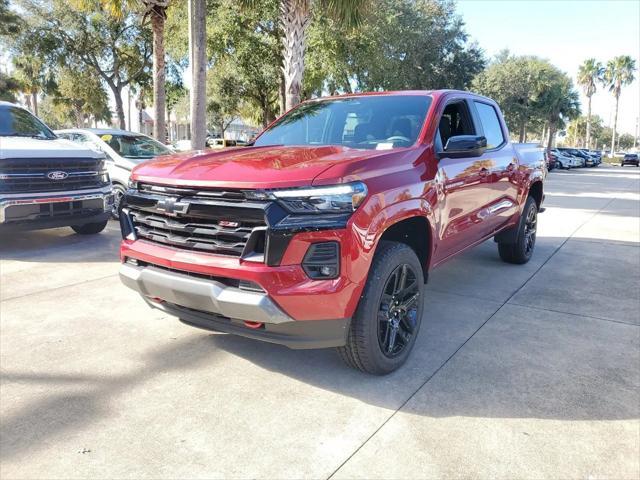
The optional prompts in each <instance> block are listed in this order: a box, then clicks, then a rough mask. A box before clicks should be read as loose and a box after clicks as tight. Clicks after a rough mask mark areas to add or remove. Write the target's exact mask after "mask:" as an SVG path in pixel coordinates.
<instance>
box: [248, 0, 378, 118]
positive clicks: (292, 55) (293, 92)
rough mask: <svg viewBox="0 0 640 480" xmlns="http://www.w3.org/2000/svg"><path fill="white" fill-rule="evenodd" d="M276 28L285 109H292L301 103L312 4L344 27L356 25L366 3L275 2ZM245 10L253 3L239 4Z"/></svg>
mask: <svg viewBox="0 0 640 480" xmlns="http://www.w3.org/2000/svg"><path fill="white" fill-rule="evenodd" d="M279 2H280V26H281V28H282V33H283V38H282V42H283V46H282V59H283V66H282V69H283V73H284V94H285V109H286V110H289V109H291V108H293V107H295V106H296V105H297V104H298V103H300V100H301V94H302V79H303V77H304V52H305V49H306V40H307V38H306V36H307V27H308V26H309V22H310V21H311V9H312V7H313V6H314V4H316V5H317V6H318V7H320V8H322V9H324V10H326V12H327V13H328V14H329V15H330V16H331V17H333V18H334V19H335V20H337V21H338V22H340V23H342V24H343V25H345V26H355V25H357V24H358V23H359V21H360V17H361V14H362V12H363V10H364V7H365V5H366V4H367V3H368V1H367V0H279ZM242 3H244V4H245V5H246V6H251V5H254V4H256V3H257V2H256V1H255V0H242Z"/></svg>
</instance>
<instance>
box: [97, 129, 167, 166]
mask: <svg viewBox="0 0 640 480" xmlns="http://www.w3.org/2000/svg"><path fill="white" fill-rule="evenodd" d="M100 139H101V140H102V141H104V142H106V144H107V145H109V146H110V147H111V148H112V149H113V150H114V151H115V152H116V153H117V154H118V155H120V156H121V157H124V158H129V159H132V160H138V159H139V160H148V159H150V158H154V157H158V156H160V155H167V154H169V153H171V150H169V149H168V148H167V147H165V146H164V145H162V144H161V143H160V142H158V141H157V140H154V139H153V138H149V137H146V136H144V135H118V134H105V135H100Z"/></svg>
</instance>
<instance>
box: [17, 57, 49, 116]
mask: <svg viewBox="0 0 640 480" xmlns="http://www.w3.org/2000/svg"><path fill="white" fill-rule="evenodd" d="M13 65H14V67H15V68H16V71H15V78H16V79H17V80H18V83H19V84H20V85H21V87H22V91H23V92H24V93H25V95H26V96H27V105H28V106H29V107H30V108H31V111H32V112H33V114H34V115H35V116H36V117H37V116H38V93H39V92H40V91H42V89H43V87H44V84H45V78H44V63H43V61H42V59H41V58H40V57H37V56H35V55H32V54H22V55H17V56H15V57H13Z"/></svg>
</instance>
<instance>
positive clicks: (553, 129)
mask: <svg viewBox="0 0 640 480" xmlns="http://www.w3.org/2000/svg"><path fill="white" fill-rule="evenodd" d="M555 137H556V126H555V124H553V123H550V124H549V140H547V151H549V150H551V149H552V148H553V139H554V138H555Z"/></svg>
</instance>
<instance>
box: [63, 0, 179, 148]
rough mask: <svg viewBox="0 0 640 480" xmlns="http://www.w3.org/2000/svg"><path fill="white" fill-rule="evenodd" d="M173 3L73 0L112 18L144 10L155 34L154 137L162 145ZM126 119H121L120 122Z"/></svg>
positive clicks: (164, 137) (164, 132) (144, 17)
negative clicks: (169, 18)
mask: <svg viewBox="0 0 640 480" xmlns="http://www.w3.org/2000/svg"><path fill="white" fill-rule="evenodd" d="M170 1H171V0H74V2H73V3H75V4H77V5H78V6H79V7H80V8H82V9H84V10H91V9H93V8H96V6H97V5H100V6H101V7H102V8H103V9H104V10H105V11H106V12H107V13H109V14H110V15H111V16H113V17H115V18H117V19H121V18H122V17H124V15H125V11H126V10H127V9H132V10H135V9H139V8H141V9H142V14H143V20H146V19H149V20H150V23H151V31H152V32H153V117H154V118H153V136H154V137H155V138H156V140H158V141H159V142H162V143H164V142H165V140H166V122H165V106H166V103H167V95H166V90H165V65H164V56H165V53H164V23H165V20H166V18H167V8H168V7H169V3H170ZM122 122H123V120H122V119H121V123H122Z"/></svg>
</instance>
